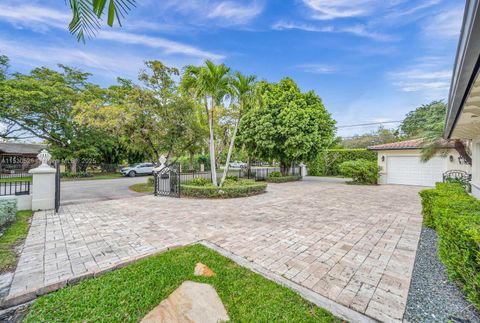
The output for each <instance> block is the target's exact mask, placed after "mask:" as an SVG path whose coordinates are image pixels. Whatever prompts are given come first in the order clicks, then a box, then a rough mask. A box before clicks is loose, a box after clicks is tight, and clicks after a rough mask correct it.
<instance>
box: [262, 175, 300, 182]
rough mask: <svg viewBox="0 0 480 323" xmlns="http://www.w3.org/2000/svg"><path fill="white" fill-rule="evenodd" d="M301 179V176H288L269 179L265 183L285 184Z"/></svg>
mask: <svg viewBox="0 0 480 323" xmlns="http://www.w3.org/2000/svg"><path fill="white" fill-rule="evenodd" d="M301 179H302V176H298V175H290V176H280V177H269V178H267V182H269V183H286V182H295V181H299V180H301Z"/></svg>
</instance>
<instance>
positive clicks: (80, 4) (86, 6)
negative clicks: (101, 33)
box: [68, 0, 135, 42]
mask: <svg viewBox="0 0 480 323" xmlns="http://www.w3.org/2000/svg"><path fill="white" fill-rule="evenodd" d="M69 3H70V8H71V10H72V20H71V21H70V24H69V27H68V29H69V31H70V33H72V34H74V35H76V36H77V40H78V41H82V42H85V37H87V38H92V37H94V36H95V34H96V32H97V31H98V30H99V29H100V27H101V24H100V20H101V18H102V14H103V13H104V12H105V8H106V5H107V0H69ZM133 7H135V0H108V12H107V24H108V25H109V26H110V27H112V26H113V24H114V21H115V19H116V20H117V22H118V24H119V25H120V26H121V25H122V23H121V18H123V17H125V15H126V14H127V13H128V12H129V11H130V10H131V9H132V8H133Z"/></svg>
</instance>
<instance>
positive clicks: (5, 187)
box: [0, 181, 32, 196]
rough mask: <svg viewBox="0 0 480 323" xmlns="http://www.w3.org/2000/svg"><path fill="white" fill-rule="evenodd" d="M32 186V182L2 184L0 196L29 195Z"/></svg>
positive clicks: (0, 184) (0, 185)
mask: <svg viewBox="0 0 480 323" xmlns="http://www.w3.org/2000/svg"><path fill="white" fill-rule="evenodd" d="M31 186H32V184H31V183H30V181H15V182H6V183H0V196H6V195H28V194H30V188H31Z"/></svg>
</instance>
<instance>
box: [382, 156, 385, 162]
mask: <svg viewBox="0 0 480 323" xmlns="http://www.w3.org/2000/svg"><path fill="white" fill-rule="evenodd" d="M384 161H385V156H384V155H382V163H383V162H384Z"/></svg>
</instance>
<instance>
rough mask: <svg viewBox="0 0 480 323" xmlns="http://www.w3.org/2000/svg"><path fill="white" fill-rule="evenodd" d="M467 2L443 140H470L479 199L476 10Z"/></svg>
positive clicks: (475, 0) (474, 1)
mask: <svg viewBox="0 0 480 323" xmlns="http://www.w3.org/2000/svg"><path fill="white" fill-rule="evenodd" d="M479 5H480V1H479V0H468V1H467V5H466V8H465V15H464V18H463V25H462V31H461V34H460V42H459V45H458V50H457V57H456V59H455V66H454V70H453V76H452V83H451V86H450V93H449V97H448V112H447V119H446V124H445V132H444V137H445V138H446V139H464V140H465V139H466V140H471V152H472V182H471V184H472V194H473V195H474V196H475V197H477V198H480V77H479V68H480V11H479Z"/></svg>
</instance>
